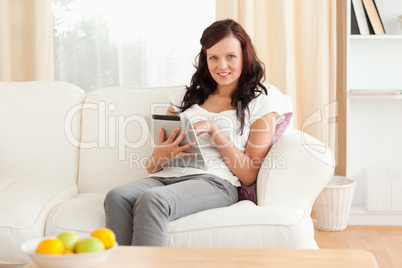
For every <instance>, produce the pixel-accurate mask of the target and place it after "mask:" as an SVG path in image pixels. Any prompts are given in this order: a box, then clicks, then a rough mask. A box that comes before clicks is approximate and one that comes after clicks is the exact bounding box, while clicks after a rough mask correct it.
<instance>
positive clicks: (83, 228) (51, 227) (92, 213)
mask: <svg viewBox="0 0 402 268" xmlns="http://www.w3.org/2000/svg"><path fill="white" fill-rule="evenodd" d="M105 195H106V194H104V193H81V194H79V195H78V196H76V197H74V198H73V199H70V200H68V201H66V202H64V203H63V204H61V205H59V206H57V207H55V208H53V209H52V211H51V212H50V213H49V217H48V219H47V223H46V230H45V234H46V236H52V235H57V234H58V233H60V232H62V231H65V230H74V231H76V232H77V233H78V234H79V235H80V236H81V237H85V236H88V235H89V234H90V233H91V232H92V231H94V230H96V229H98V228H101V227H105V212H104V209H103V200H104V199H105Z"/></svg>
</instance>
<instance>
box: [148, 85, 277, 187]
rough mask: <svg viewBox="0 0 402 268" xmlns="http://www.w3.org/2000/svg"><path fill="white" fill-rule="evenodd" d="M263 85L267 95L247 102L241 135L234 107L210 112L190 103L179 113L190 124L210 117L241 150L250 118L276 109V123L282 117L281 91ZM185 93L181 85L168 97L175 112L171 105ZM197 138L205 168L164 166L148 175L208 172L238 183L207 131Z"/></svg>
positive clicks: (246, 136) (251, 120) (247, 131)
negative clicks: (179, 88) (247, 109)
mask: <svg viewBox="0 0 402 268" xmlns="http://www.w3.org/2000/svg"><path fill="white" fill-rule="evenodd" d="M266 87H267V90H268V95H265V94H264V93H262V94H260V95H259V96H258V97H257V98H254V99H253V100H252V101H251V102H250V103H249V109H250V116H248V113H247V112H246V120H245V125H244V129H243V134H242V135H240V134H238V129H239V126H240V122H239V121H238V120H237V117H236V110H226V111H222V112H220V113H213V112H208V111H207V110H205V109H203V108H201V107H200V106H198V105H197V104H194V105H193V106H191V107H190V108H188V109H187V110H186V111H184V112H183V113H182V114H183V115H184V116H185V117H187V118H188V119H189V121H190V122H191V123H192V124H194V123H196V122H198V121H202V120H210V121H212V122H215V124H216V125H217V126H218V127H219V129H220V130H221V132H222V133H223V134H224V135H225V136H226V137H227V138H228V139H229V140H230V141H231V142H232V143H233V145H234V146H236V148H238V149H239V150H240V151H242V152H244V150H245V149H246V145H247V140H248V137H249V134H250V126H251V125H252V124H253V123H254V121H256V120H257V119H259V118H261V117H262V116H264V115H266V114H269V113H271V112H276V124H279V123H281V122H282V121H283V119H284V116H283V111H282V110H283V108H284V106H285V105H284V103H283V96H282V93H281V92H280V91H279V90H278V89H277V88H276V87H274V86H272V85H266ZM185 93H186V89H185V88H184V89H183V90H180V91H179V92H177V93H176V94H174V95H173V96H171V97H170V99H169V100H170V102H171V103H172V104H173V107H174V109H175V111H176V112H178V111H179V109H178V108H177V107H175V105H177V106H181V102H182V100H183V97H184V94H185ZM274 100H275V101H274ZM198 141H199V143H200V145H201V148H202V152H203V156H204V159H205V162H206V165H207V167H208V170H206V171H205V170H201V169H197V168H189V167H188V168H183V167H166V168H164V169H163V170H161V171H159V172H157V173H154V174H150V175H149V176H158V177H178V176H184V175H192V174H200V173H207V174H208V173H209V174H213V175H215V176H218V177H221V178H223V179H225V180H227V181H229V182H230V183H231V184H233V185H234V186H240V181H239V179H238V178H237V177H236V176H235V175H234V174H233V173H232V172H231V171H230V169H229V168H228V166H227V165H226V164H225V162H224V161H223V158H222V156H221V154H220V153H219V151H218V149H217V148H216V147H215V146H214V145H213V143H212V141H211V137H210V136H209V135H208V134H207V133H204V134H202V135H200V136H199V137H198ZM241 164H242V163H241V162H239V165H241Z"/></svg>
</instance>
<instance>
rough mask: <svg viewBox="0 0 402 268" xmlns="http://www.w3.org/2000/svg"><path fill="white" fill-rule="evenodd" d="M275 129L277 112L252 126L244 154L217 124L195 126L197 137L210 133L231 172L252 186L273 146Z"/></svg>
mask: <svg viewBox="0 0 402 268" xmlns="http://www.w3.org/2000/svg"><path fill="white" fill-rule="evenodd" d="M275 127H276V122H275V112H272V113H269V114H266V115H264V116H262V117H261V118H259V119H258V120H256V121H255V122H254V123H253V124H252V125H251V128H250V136H249V138H248V141H247V146H246V149H245V151H244V153H243V152H241V151H240V150H239V149H237V148H236V147H235V146H234V145H233V143H232V142H230V140H229V139H228V138H227V137H226V136H225V135H224V134H223V133H222V132H221V131H220V129H219V128H218V127H217V126H216V124H215V123H213V122H211V121H200V122H197V123H195V124H194V129H195V131H196V133H197V135H200V134H202V133H208V134H209V135H210V136H211V138H212V140H213V142H214V143H215V146H216V147H217V149H218V151H219V153H220V154H221V155H222V157H223V159H224V161H225V163H226V165H227V166H228V167H229V169H230V171H232V173H233V174H234V175H236V176H237V177H238V178H239V180H240V181H241V182H242V183H243V184H244V185H250V184H252V183H253V182H255V181H256V179H257V175H258V172H259V170H260V167H261V164H262V161H263V160H264V157H265V156H266V154H267V153H268V150H269V148H270V146H271V141H272V137H273V134H274V132H275Z"/></svg>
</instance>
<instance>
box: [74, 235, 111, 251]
mask: <svg viewBox="0 0 402 268" xmlns="http://www.w3.org/2000/svg"><path fill="white" fill-rule="evenodd" d="M103 250H105V246H104V245H103V243H102V241H100V240H99V239H98V238H96V237H88V238H85V239H83V240H81V241H80V242H78V244H77V247H76V248H75V252H77V253H85V252H97V251H103Z"/></svg>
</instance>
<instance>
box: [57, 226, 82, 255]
mask: <svg viewBox="0 0 402 268" xmlns="http://www.w3.org/2000/svg"><path fill="white" fill-rule="evenodd" d="M57 238H58V239H60V240H61V241H62V242H63V244H64V248H65V249H68V250H71V251H74V250H75V247H76V246H77V244H78V242H79V241H80V237H79V236H78V234H77V233H76V232H74V231H68V232H63V233H60V234H59V235H58V236H57Z"/></svg>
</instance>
